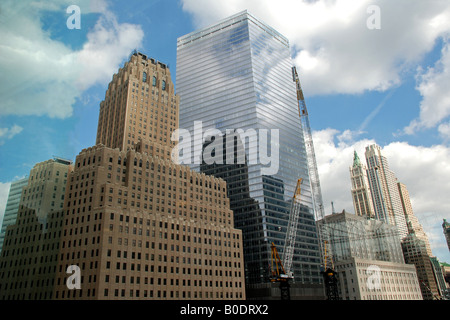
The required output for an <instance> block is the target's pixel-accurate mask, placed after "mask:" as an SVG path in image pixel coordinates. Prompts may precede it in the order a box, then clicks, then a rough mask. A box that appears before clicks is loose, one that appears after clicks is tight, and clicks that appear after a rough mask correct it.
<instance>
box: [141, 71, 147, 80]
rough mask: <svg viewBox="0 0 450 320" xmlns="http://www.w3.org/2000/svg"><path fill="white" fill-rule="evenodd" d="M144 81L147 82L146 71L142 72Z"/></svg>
mask: <svg viewBox="0 0 450 320" xmlns="http://www.w3.org/2000/svg"><path fill="white" fill-rule="evenodd" d="M142 81H143V82H147V72H144V73H143V74H142Z"/></svg>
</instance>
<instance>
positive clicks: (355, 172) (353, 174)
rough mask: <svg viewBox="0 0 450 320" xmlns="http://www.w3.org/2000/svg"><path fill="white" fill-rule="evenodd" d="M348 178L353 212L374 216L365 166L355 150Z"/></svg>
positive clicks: (359, 214)
mask: <svg viewBox="0 0 450 320" xmlns="http://www.w3.org/2000/svg"><path fill="white" fill-rule="evenodd" d="M350 179H351V183H352V189H351V192H352V199H353V208H354V210H355V214H356V215H358V216H363V217H366V218H375V210H374V208H373V202H372V194H371V191H370V186H369V180H368V178H367V168H366V166H365V165H364V164H363V163H362V162H361V160H360V159H359V156H358V154H357V153H356V151H355V153H354V156H353V165H352V166H351V167H350Z"/></svg>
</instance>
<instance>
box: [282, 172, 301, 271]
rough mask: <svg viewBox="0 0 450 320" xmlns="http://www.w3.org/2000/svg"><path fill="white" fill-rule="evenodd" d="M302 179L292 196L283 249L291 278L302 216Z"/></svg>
mask: <svg viewBox="0 0 450 320" xmlns="http://www.w3.org/2000/svg"><path fill="white" fill-rule="evenodd" d="M302 181H303V179H298V180H297V186H296V188H295V192H294V196H293V197H292V204H291V211H290V216H289V222H288V226H287V231H286V240H285V242H284V249H283V265H284V268H285V271H286V274H287V275H288V276H289V277H291V278H293V272H292V260H293V256H294V248H295V237H296V235H297V223H298V218H299V216H300V195H301V184H302Z"/></svg>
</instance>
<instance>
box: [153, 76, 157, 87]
mask: <svg viewBox="0 0 450 320" xmlns="http://www.w3.org/2000/svg"><path fill="white" fill-rule="evenodd" d="M152 85H153V86H154V87H155V86H156V77H155V76H153V81H152Z"/></svg>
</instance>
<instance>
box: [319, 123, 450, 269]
mask: <svg viewBox="0 0 450 320" xmlns="http://www.w3.org/2000/svg"><path fill="white" fill-rule="evenodd" d="M352 136H353V135H352V134H351V133H350V132H343V133H341V132H339V131H337V130H334V129H326V130H322V131H316V132H314V133H313V139H314V146H315V151H316V158H317V163H318V167H319V176H320V183H321V187H322V193H323V201H324V206H325V212H326V214H330V213H331V201H333V202H334V206H335V209H336V211H338V212H340V211H342V210H343V209H345V210H346V211H348V212H352V213H353V212H354V210H353V202H352V198H351V192H350V187H351V184H350V174H349V167H350V166H351V164H352V161H353V152H354V151H355V150H356V151H357V152H358V155H359V156H360V159H361V160H362V161H364V159H365V157H364V152H365V147H366V146H368V145H369V144H373V143H376V142H375V141H373V140H365V139H362V140H353V139H352V138H351V137H352ZM382 153H383V155H384V156H386V158H387V160H388V162H389V166H390V168H391V170H393V171H394V172H395V174H396V176H397V178H398V180H399V181H401V182H403V183H404V184H405V185H406V186H407V188H408V191H409V193H410V197H411V203H412V206H413V210H414V214H415V215H416V216H417V218H418V219H419V221H420V222H421V224H422V225H423V227H424V229H425V232H427V234H428V236H429V240H430V244H431V247H432V251H433V254H435V255H436V256H438V258H439V259H440V260H441V261H447V262H450V254H449V251H448V248H447V246H446V243H445V238H444V235H443V232H442V227H441V225H442V219H444V218H447V219H449V212H450V203H448V201H445V200H444V201H443V199H447V198H448V194H450V162H448V159H450V148H447V147H445V146H432V147H417V146H412V145H409V144H408V143H406V142H394V143H390V144H389V145H387V146H384V147H383V150H382Z"/></svg>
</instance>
